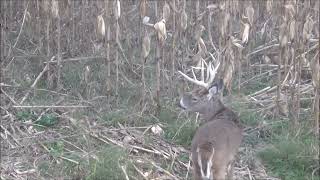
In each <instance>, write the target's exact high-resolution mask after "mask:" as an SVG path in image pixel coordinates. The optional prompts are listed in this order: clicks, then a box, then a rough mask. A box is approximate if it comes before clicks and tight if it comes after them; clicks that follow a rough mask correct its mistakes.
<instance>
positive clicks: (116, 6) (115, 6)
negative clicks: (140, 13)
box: [113, 0, 121, 20]
mask: <svg viewBox="0 0 320 180" xmlns="http://www.w3.org/2000/svg"><path fill="white" fill-rule="evenodd" d="M113 13H114V17H115V18H116V20H118V19H119V18H120V15H121V6H120V0H115V1H114V2H113Z"/></svg>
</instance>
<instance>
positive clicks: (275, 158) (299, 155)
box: [258, 122, 319, 180]
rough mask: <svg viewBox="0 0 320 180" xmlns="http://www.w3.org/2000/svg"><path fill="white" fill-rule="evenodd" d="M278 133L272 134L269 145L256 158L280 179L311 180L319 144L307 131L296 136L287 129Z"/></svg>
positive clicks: (303, 130)
mask: <svg viewBox="0 0 320 180" xmlns="http://www.w3.org/2000/svg"><path fill="white" fill-rule="evenodd" d="M288 123H290V122H288ZM284 126H287V125H284ZM276 128H278V127H276ZM275 132H276V133H275ZM279 132H280V131H274V132H273V133H274V134H273V136H272V137H271V138H270V143H269V145H268V146H267V147H266V148H265V149H264V150H262V151H260V152H259V153H258V156H259V157H260V158H261V159H262V160H263V162H264V164H265V165H266V167H267V168H268V170H269V171H270V172H271V173H272V174H274V175H275V176H278V177H280V178H281V179H291V180H300V179H311V174H312V171H313V170H314V169H315V168H316V161H318V160H319V159H318V160H316V159H315V155H316V151H317V150H316V148H318V147H319V142H318V141H317V140H316V139H315V138H314V136H313V135H312V134H310V133H307V129H302V130H301V133H300V134H298V135H296V134H295V133H292V132H290V131H289V130H288V129H287V131H283V132H281V133H279Z"/></svg>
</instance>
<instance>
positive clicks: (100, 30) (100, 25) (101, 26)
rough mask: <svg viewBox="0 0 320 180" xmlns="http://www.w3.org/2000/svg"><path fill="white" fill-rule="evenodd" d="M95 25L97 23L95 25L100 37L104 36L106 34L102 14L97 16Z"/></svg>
mask: <svg viewBox="0 0 320 180" xmlns="http://www.w3.org/2000/svg"><path fill="white" fill-rule="evenodd" d="M97 25H98V27H97V32H98V35H99V36H100V37H104V36H105V34H106V27H105V23H104V19H103V16H102V15H99V16H98V17H97Z"/></svg>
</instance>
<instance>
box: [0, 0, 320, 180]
mask: <svg viewBox="0 0 320 180" xmlns="http://www.w3.org/2000/svg"><path fill="white" fill-rule="evenodd" d="M319 4H320V1H318V0H304V1H302V0H265V1H254V0H244V1H240V0H226V1H225V0H203V1H202V0H163V1H155V0H96V1H89V0H79V1H76V0H64V1H62V0H29V1H13V0H2V1H1V80H0V88H1V90H0V98H1V110H0V115H1V130H0V135H1V179H190V178H191V177H192V176H191V173H192V171H191V169H192V163H191V162H190V158H189V153H190V141H191V139H192V137H193V134H194V131H195V129H196V128H197V127H198V126H199V122H198V118H197V117H196V115H195V114H192V113H188V112H184V111H182V110H181V109H180V108H179V107H178V106H177V103H178V101H179V98H180V96H181V95H182V94H183V93H184V92H188V91H191V90H192V89H193V88H195V87H194V86H193V85H191V84H190V83H188V82H187V81H185V80H184V78H183V77H182V76H181V75H180V74H179V73H178V71H181V72H184V73H185V74H189V75H192V73H193V72H194V71H193V69H195V73H196V74H199V72H198V71H197V69H199V68H201V64H202V63H203V62H205V63H209V62H212V63H213V64H214V65H217V64H218V63H220V67H219V70H218V74H217V76H218V77H217V78H219V79H223V82H224V84H225V90H224V97H223V101H225V102H226V103H227V104H229V105H230V107H232V108H233V109H235V111H236V112H238V113H239V116H240V118H241V117H242V121H243V123H244V124H245V126H246V128H245V136H246V137H245V142H244V143H243V145H242V147H241V149H240V153H239V155H238V157H237V159H236V162H235V164H236V168H235V174H234V179H250V180H251V179H288V178H296V179H316V178H317V177H319V173H320V169H319V168H320V166H319V138H320V135H319V132H320V131H319V127H320V125H319V122H320V113H319V112H320V104H319V99H320V60H319V51H320V49H319V37H320V36H319V8H320V7H319V6H320V5H319ZM253 115H254V116H253ZM249 116H250V117H249ZM306 137H307V139H306ZM275 139H277V140H275ZM279 139H281V140H279ZM300 141H301V143H300ZM276 142H277V143H276ZM279 142H288V146H286V147H287V149H286V148H283V146H281V145H283V144H281V143H279ZM289 142H292V143H293V144H294V145H292V144H290V143H289ZM299 143H300V144H299ZM275 144H276V145H275ZM277 145H279V147H278V146H277ZM272 147H275V148H278V149H277V152H279V154H278V156H276V157H275V158H270V159H277V158H278V159H282V160H283V159H286V158H287V159H286V161H287V162H286V163H287V165H288V167H287V169H282V170H281V171H280V170H279V171H277V170H276V169H281V168H285V167H286V166H285V167H283V166H281V168H280V166H279V167H278V166H275V165H274V164H276V165H277V163H279V161H278V162H276V163H274V161H272V162H271V160H269V159H268V157H269V156H271V155H270V153H269V152H273V151H272ZM270 148H271V149H270ZM281 148H282V149H281ZM284 149H286V150H284ZM295 149H296V150H297V151H295ZM282 150H283V151H284V152H285V153H284V154H281V152H282ZM291 150H292V151H291ZM268 153H269V154H268ZM290 153H291V154H290ZM261 154H262V155H261ZM268 155H269V156H268ZM282 155H283V156H282ZM256 157H260V158H256ZM293 157H294V158H293ZM290 158H291V159H290ZM266 159H267V160H266ZM302 161H303V162H305V163H304V164H303V163H301V162H302ZM292 167H298V168H297V169H300V170H301V171H303V172H304V174H303V175H301V173H300V175H301V176H298V175H297V174H295V172H293V175H292V174H290V173H289V170H288V169H292ZM298 174H299V173H298Z"/></svg>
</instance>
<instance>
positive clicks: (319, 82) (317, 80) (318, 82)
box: [311, 52, 320, 89]
mask: <svg viewBox="0 0 320 180" xmlns="http://www.w3.org/2000/svg"><path fill="white" fill-rule="evenodd" d="M311 64H312V67H311V69H312V84H313V86H314V87H315V88H318V89H320V62H319V52H318V58H314V59H313V61H312V62H311Z"/></svg>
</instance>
